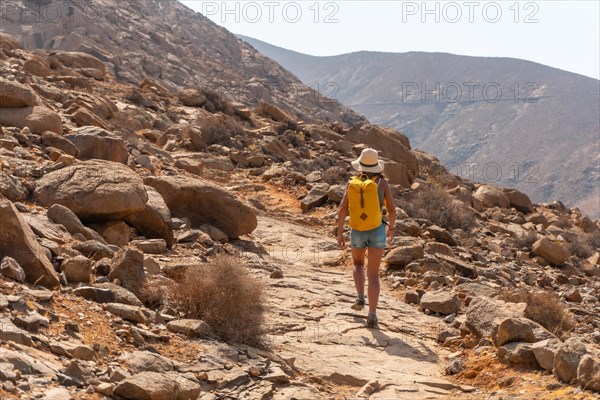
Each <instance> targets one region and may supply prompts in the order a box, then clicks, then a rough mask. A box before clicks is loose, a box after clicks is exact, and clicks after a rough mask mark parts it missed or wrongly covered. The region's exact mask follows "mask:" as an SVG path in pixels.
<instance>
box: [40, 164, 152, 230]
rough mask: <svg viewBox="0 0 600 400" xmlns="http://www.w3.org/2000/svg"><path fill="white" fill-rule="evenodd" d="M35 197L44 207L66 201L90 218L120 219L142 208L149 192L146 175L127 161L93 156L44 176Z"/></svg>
mask: <svg viewBox="0 0 600 400" xmlns="http://www.w3.org/2000/svg"><path fill="white" fill-rule="evenodd" d="M33 200H34V201H35V202H36V203H38V204H40V205H42V206H44V207H50V206H52V205H53V204H62V205H63V206H65V207H67V208H69V209H70V210H71V211H73V212H74V213H75V215H77V216H78V217H79V218H80V219H81V220H84V221H87V220H110V219H120V218H123V217H125V216H127V215H130V214H133V213H135V212H138V211H142V210H143V209H144V208H145V207H146V202H147V201H148V195H147V193H146V189H145V188H144V183H143V182H142V179H141V178H140V177H139V176H138V175H137V174H136V173H135V172H133V171H132V170H131V169H129V168H127V167H126V166H124V165H123V164H120V163H115V162H110V161H101V160H90V161H85V162H81V163H76V164H73V165H71V166H69V167H66V168H63V169H60V170H57V171H54V172H50V173H49V174H47V175H45V176H43V177H42V178H41V179H39V180H38V181H37V185H36V188H35V190H34V192H33Z"/></svg>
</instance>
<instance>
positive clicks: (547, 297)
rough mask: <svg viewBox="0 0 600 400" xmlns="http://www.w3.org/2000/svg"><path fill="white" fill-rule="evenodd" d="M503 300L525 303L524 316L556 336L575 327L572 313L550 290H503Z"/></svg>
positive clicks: (566, 332) (564, 333)
mask: <svg viewBox="0 0 600 400" xmlns="http://www.w3.org/2000/svg"><path fill="white" fill-rule="evenodd" d="M503 297H504V300H507V301H510V302H513V303H526V304H527V307H526V308H525V317H526V318H529V319H530V320H532V321H535V322H537V323H538V324H540V325H542V326H543V327H544V328H546V329H547V330H549V331H550V332H552V333H553V334H555V335H556V336H558V337H561V336H563V335H567V334H568V333H569V332H571V331H572V330H573V329H574V328H575V320H574V318H573V314H571V312H570V311H569V310H567V308H566V307H565V305H564V304H563V303H562V302H561V300H560V298H559V297H558V295H557V294H556V293H554V292H552V291H536V292H534V291H528V290H524V289H521V290H517V291H514V292H508V291H506V292H504V295H503Z"/></svg>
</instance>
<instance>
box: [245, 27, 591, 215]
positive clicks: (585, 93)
mask: <svg viewBox="0 0 600 400" xmlns="http://www.w3.org/2000/svg"><path fill="white" fill-rule="evenodd" d="M248 40H249V41H250V43H251V44H252V45H253V46H255V47H256V48H257V49H258V50H259V51H262V52H263V53H264V54H266V55H267V56H272V57H273V58H274V59H275V60H276V61H277V62H279V63H280V64H282V65H283V66H284V67H286V68H288V69H290V70H291V71H292V72H294V73H295V74H296V75H297V76H298V77H299V78H300V79H301V80H302V81H303V82H305V83H306V84H307V85H312V86H313V87H318V88H319V89H321V88H324V87H328V90H327V91H325V90H324V91H323V93H325V94H327V95H330V96H332V97H333V98H336V99H337V100H339V101H341V102H342V103H344V104H346V105H348V106H350V107H353V108H354V109H356V110H357V111H358V112H360V113H362V114H363V115H365V116H366V117H367V118H368V119H369V120H371V121H373V122H374V123H378V124H382V125H387V126H390V127H392V128H394V129H397V130H400V131H401V132H403V133H404V134H406V135H407V136H408V137H409V138H410V139H411V143H412V144H413V145H414V146H415V147H416V148H420V149H422V150H424V151H427V152H429V153H432V154H435V155H436V156H437V157H439V158H440V160H441V161H442V162H443V163H444V164H445V165H446V166H460V168H459V169H457V170H459V172H460V170H463V171H468V170H469V168H471V167H470V166H471V165H473V164H477V165H479V166H481V167H478V169H477V171H475V172H477V174H476V175H478V176H479V178H480V179H484V178H486V176H485V175H486V173H487V172H489V173H490V174H491V172H493V171H491V170H486V169H485V168H488V169H489V168H493V166H496V165H500V170H501V174H496V175H500V176H499V179H498V180H496V179H495V175H492V176H488V177H487V178H494V179H484V181H486V182H488V183H494V184H501V185H503V186H512V187H517V188H519V189H520V190H523V191H525V192H527V193H529V194H530V195H531V196H532V198H533V199H534V200H535V201H540V202H542V201H546V202H548V201H553V200H556V199H560V200H562V201H565V202H566V203H567V204H569V205H571V206H579V207H582V208H583V209H584V211H585V212H586V213H588V214H590V215H592V216H598V215H600V189H599V187H600V164H599V162H600V160H599V159H598V154H599V153H600V111H598V110H599V109H600V81H598V80H597V79H594V78H590V77H586V76H584V75H580V74H576V73H572V72H568V71H563V70H560V69H557V68H553V67H548V66H544V65H543V64H539V63H535V62H532V61H526V60H518V59H514V58H505V57H500V58H499V57H481V58H478V57H473V56H460V55H453V54H449V53H425V52H408V53H378V52H374V53H363V52H359V53H355V54H353V53H348V54H344V55H338V56H329V57H326V58H319V57H317V56H307V58H304V57H303V56H302V54H301V53H297V52H292V53H288V51H286V50H285V49H283V48H279V47H278V48H276V49H274V48H271V47H269V46H270V45H268V44H266V43H265V42H261V41H256V40H254V39H251V38H248ZM475 84H476V85H475ZM327 85H329V86H327ZM332 86H333V87H334V88H332ZM484 89H485V90H487V92H485V91H484ZM498 91H501V92H502V97H500V96H497V95H496V93H498ZM457 98H458V100H459V101H457V102H454V101H453V100H455V99H457ZM564 99H568V101H566V102H565V101H563V100H564ZM548 141H550V142H552V143H553V144H552V145H550V146H549V145H548V143H547V142H548ZM529 165H535V166H536V170H535V172H534V174H535V175H536V177H537V179H536V180H535V181H533V180H527V181H524V180H522V179H521V177H522V176H523V175H526V174H527V173H530V174H531V173H532V172H531V171H529V170H528V169H527V168H529V167H526V166H529ZM565 167H566V168H565ZM511 168H512V169H518V171H514V172H511ZM490 174H488V175H490ZM474 177H475V179H477V177H476V176H474V175H473V174H472V175H469V176H468V178H474Z"/></svg>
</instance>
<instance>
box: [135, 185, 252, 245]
mask: <svg viewBox="0 0 600 400" xmlns="http://www.w3.org/2000/svg"><path fill="white" fill-rule="evenodd" d="M144 183H145V184H146V185H148V186H152V187H153V188H154V189H156V190H157V191H158V192H159V193H160V194H161V195H162V197H163V199H164V200H165V202H166V204H167V206H168V207H169V209H170V210H171V212H172V213H173V215H174V216H176V217H188V218H189V219H190V220H191V221H192V224H193V225H194V226H200V225H202V224H209V225H213V226H215V227H217V228H219V229H221V230H222V231H223V232H225V233H226V234H227V235H228V236H229V237H230V238H237V237H239V236H241V235H245V234H248V233H251V232H252V231H254V229H256V227H257V225H258V222H257V219H256V211H255V210H254V209H253V208H252V207H250V206H248V205H247V204H245V203H243V202H241V201H240V200H238V199H236V198H235V197H234V196H232V195H231V194H230V193H229V192H227V191H225V190H223V189H221V188H220V187H218V186H216V185H214V184H212V183H210V182H207V181H205V180H203V179H199V178H193V177H188V176H161V177H154V176H150V177H147V178H145V179H144Z"/></svg>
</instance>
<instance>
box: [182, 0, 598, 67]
mask: <svg viewBox="0 0 600 400" xmlns="http://www.w3.org/2000/svg"><path fill="white" fill-rule="evenodd" d="M182 2H183V3H184V4H186V5H187V6H188V7H190V8H192V9H194V10H196V11H199V12H202V13H203V14H204V15H205V16H207V17H208V18H210V19H211V20H212V21H214V22H215V23H217V24H219V25H221V26H224V27H225V28H227V29H228V30H229V31H231V32H233V33H237V34H243V35H247V36H251V37H254V38H256V39H260V40H263V41H265V42H268V43H271V44H274V45H277V46H280V47H284V48H287V49H291V50H295V51H299V52H302V53H306V54H311V55H319V56H324V55H335V54H342V53H349V52H354V51H360V50H372V51H387V52H406V51H427V52H446V53H453V54H461V55H473V56H500V57H514V58H521V59H525V60H530V61H535V62H539V63H542V64H546V65H549V66H552V67H556V68H560V69H563V70H567V71H572V72H576V73H579V74H582V75H587V76H591V77H594V78H596V79H598V78H600V1H598V0H588V1H560V0H551V1H515V0H508V1H427V2H424V1H312V0H309V1H269V0H266V1H203V0H202V1H201V0H193V1H182Z"/></svg>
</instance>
